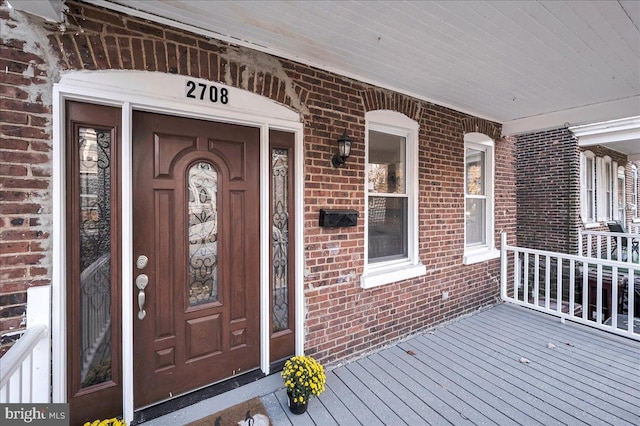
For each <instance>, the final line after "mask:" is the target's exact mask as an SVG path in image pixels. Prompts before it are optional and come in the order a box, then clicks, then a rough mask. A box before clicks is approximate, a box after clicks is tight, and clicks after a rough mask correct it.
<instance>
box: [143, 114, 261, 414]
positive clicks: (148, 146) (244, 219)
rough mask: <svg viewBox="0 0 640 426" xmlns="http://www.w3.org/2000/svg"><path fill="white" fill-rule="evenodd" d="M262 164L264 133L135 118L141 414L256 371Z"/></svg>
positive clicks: (154, 116)
mask: <svg viewBox="0 0 640 426" xmlns="http://www.w3.org/2000/svg"><path fill="white" fill-rule="evenodd" d="M259 156H260V130H259V129H258V128H252V127H245V126H239V125H232V124H223V123H214V122H207V121H201V120H195V119H186V118H179V117H170V116H165V115H159V114H152V113H147V112H135V113H134V116H133V206H134V212H133V236H134V241H133V256H134V265H133V270H134V294H132V295H131V296H132V297H133V298H134V305H135V306H134V307H135V312H134V375H135V378H134V386H135V389H134V395H135V396H134V399H135V401H134V403H135V407H136V408H139V407H144V406H147V405H150V404H153V403H156V402H160V401H163V400H166V399H169V398H171V397H175V396H177V395H180V394H183V393H185V392H188V391H191V390H194V389H198V388H200V387H203V386H206V385H209V384H213V383H216V382H218V381H221V380H224V379H226V378H229V377H232V376H235V375H238V374H242V373H245V372H247V371H250V370H253V369H255V368H258V367H259V365H260V330H259V324H260V321H259V319H260V303H259V295H260V292H259V291H260V284H259V282H260V271H259V265H260V250H259V240H260V238H259V225H260V224H259V212H260V203H259V171H260V162H259ZM143 256H144V257H143ZM145 257H146V258H147V259H148V261H147V262H146V265H145V261H144V259H145ZM145 277H146V278H145ZM145 281H148V283H147V284H146V286H145V285H144V283H145ZM138 285H139V286H138ZM138 287H143V289H142V290H140V289H139V288H138Z"/></svg>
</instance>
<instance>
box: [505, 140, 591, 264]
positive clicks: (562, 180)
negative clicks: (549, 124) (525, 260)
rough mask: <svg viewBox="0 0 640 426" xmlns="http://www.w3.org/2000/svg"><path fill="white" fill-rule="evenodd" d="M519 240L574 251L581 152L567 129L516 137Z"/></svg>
mask: <svg viewBox="0 0 640 426" xmlns="http://www.w3.org/2000/svg"><path fill="white" fill-rule="evenodd" d="M516 146H517V155H516V158H517V160H516V168H517V178H516V186H517V203H518V220H517V223H518V231H517V232H518V245H519V246H522V247H528V248H534V249H541V250H552V251H559V252H563V253H575V248H574V247H575V246H572V244H575V241H577V231H578V228H577V226H578V222H579V220H580V219H579V216H580V198H579V197H580V174H579V170H580V153H579V151H578V147H577V143H576V140H575V138H574V136H573V134H572V133H571V132H569V130H568V129H566V128H561V129H555V130H549V131H545V132H537V133H532V134H528V135H521V136H518V137H517V142H516Z"/></svg>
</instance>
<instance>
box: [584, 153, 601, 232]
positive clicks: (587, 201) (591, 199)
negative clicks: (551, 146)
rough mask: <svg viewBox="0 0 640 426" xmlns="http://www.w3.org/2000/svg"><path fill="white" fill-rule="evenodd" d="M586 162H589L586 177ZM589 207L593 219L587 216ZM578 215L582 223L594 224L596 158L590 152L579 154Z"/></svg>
mask: <svg viewBox="0 0 640 426" xmlns="http://www.w3.org/2000/svg"><path fill="white" fill-rule="evenodd" d="M588 162H591V175H590V176H587V163H588ZM588 183H590V184H591V194H589V192H588V189H589V188H588V185H587V184H588ZM589 205H590V206H591V211H592V212H593V217H590V216H589ZM580 213H581V216H582V221H583V223H585V224H590V223H596V217H597V212H596V156H595V154H594V153H593V152H591V151H584V152H582V153H581V154H580Z"/></svg>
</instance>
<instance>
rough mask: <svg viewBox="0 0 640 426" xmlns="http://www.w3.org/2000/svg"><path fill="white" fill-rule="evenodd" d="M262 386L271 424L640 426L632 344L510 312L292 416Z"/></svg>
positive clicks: (360, 375) (352, 368)
mask: <svg viewBox="0 0 640 426" xmlns="http://www.w3.org/2000/svg"><path fill="white" fill-rule="evenodd" d="M549 343H553V345H555V347H552V348H549V347H548V346H547V345H548V344H549ZM522 357H524V358H527V359H528V360H529V361H530V362H529V363H522V362H520V358H522ZM261 381H268V383H270V384H271V387H270V388H268V389H267V388H266V387H264V386H263V387H262V388H261V391H260V393H259V396H261V397H262V401H263V404H264V406H265V409H266V411H267V413H268V414H269V416H270V418H271V420H272V422H273V424H274V425H276V426H278V425H287V426H288V425H296V426H299V425H317V426H325V425H340V426H350V425H364V426H374V425H393V426H395V425H402V424H408V425H416V424H420V425H423V424H424V425H456V426H457V425H500V426H502V425H526V426H529V425H571V426H573V425H615V426H618V425H620V426H622V425H625V426H626V425H640V397H639V395H640V342H638V341H636V340H632V339H628V338H624V337H622V336H618V335H614V334H610V333H607V332H605V331H602V330H597V329H594V328H591V327H587V326H585V325H581V324H577V323H571V322H569V321H567V322H566V323H562V322H561V321H560V320H559V319H558V318H556V317H553V316H550V315H547V314H543V313H540V312H537V311H533V310H531V309H527V308H523V307H521V306H515V305H511V304H498V305H496V306H493V307H491V308H488V309H484V310H482V311H479V312H477V313H474V314H472V315H468V316H465V317H463V318H460V319H457V320H454V321H451V322H449V323H447V324H444V325H442V326H439V327H436V328H435V329H433V330H431V331H428V332H424V333H421V334H418V335H416V336H413V337H410V338H407V339H405V340H402V341H400V342H397V343H396V344H393V345H390V346H388V347H385V348H383V349H380V350H378V351H375V352H373V353H371V354H369V355H367V356H364V357H362V358H360V359H358V360H355V361H352V362H350V363H346V364H344V365H341V366H337V367H335V368H333V369H331V370H330V371H328V372H327V390H326V391H325V392H324V393H323V394H322V395H321V396H320V397H319V398H312V400H311V402H310V403H309V409H308V411H307V412H306V413H305V414H302V415H299V416H296V415H293V414H291V413H290V412H289V410H288V408H287V397H286V393H285V391H284V389H283V388H282V385H281V380H280V381H276V380H274V379H273V376H269V377H267V378H265V379H262V380H261ZM261 381H259V382H261ZM248 386H251V385H248ZM242 394H243V395H244V394H247V396H248V395H250V394H252V393H251V392H243V393H242ZM216 398H217V397H216ZM227 399H228V398H227ZM227 402H228V401H225V405H226V404H227ZM237 402H240V401H237ZM211 406H212V407H216V406H220V404H215V403H214V404H211ZM184 410H188V408H187V409H184ZM176 414H177V413H176ZM191 417H193V416H188V415H182V414H180V415H179V416H176V415H174V416H173V417H172V419H173V420H175V419H176V418H191ZM153 424H158V425H162V424H176V423H175V421H169V420H167V423H163V420H162V419H156V420H154V423H153Z"/></svg>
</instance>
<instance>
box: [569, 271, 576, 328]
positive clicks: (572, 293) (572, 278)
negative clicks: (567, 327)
mask: <svg viewBox="0 0 640 426" xmlns="http://www.w3.org/2000/svg"><path fill="white" fill-rule="evenodd" d="M575 302H576V261H575V260H573V259H571V260H569V315H571V316H574V313H575V311H576V308H575Z"/></svg>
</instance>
